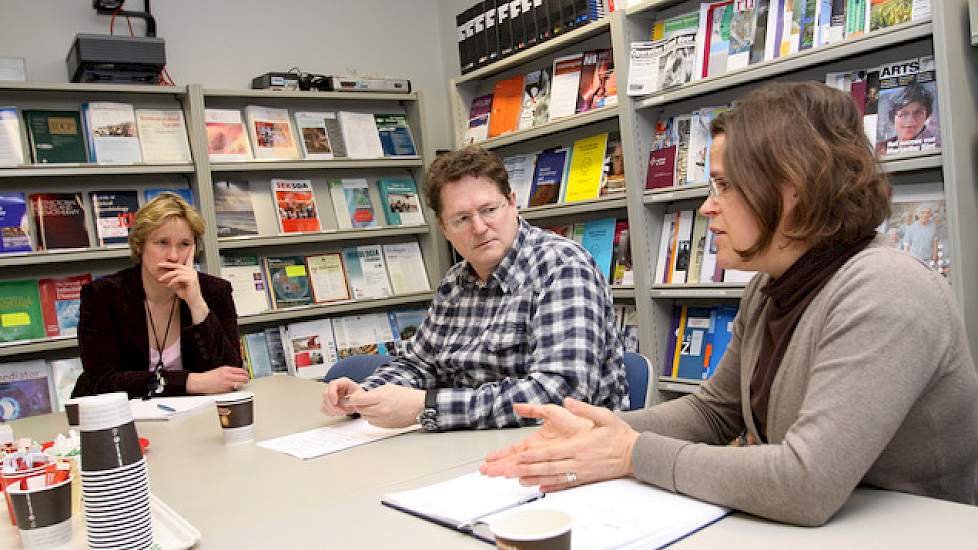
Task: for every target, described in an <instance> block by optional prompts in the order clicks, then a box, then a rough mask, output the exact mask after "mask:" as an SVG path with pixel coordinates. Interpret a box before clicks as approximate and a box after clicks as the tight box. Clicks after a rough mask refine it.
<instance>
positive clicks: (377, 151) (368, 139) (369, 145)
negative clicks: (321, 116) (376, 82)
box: [337, 111, 384, 159]
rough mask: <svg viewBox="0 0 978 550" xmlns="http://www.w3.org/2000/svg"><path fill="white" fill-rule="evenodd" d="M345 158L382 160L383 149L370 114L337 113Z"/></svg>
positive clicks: (375, 124) (372, 116)
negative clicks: (344, 146)
mask: <svg viewBox="0 0 978 550" xmlns="http://www.w3.org/2000/svg"><path fill="white" fill-rule="evenodd" d="M337 119H338V120H339V123H340V131H341V132H342V133H343V143H344V144H346V156H348V157H349V158H351V159H378V158H384V147H383V145H381V143H380V135H379V134H378V133H377V123H376V121H375V120H374V115H372V114H370V113H354V112H350V111H340V112H339V113H337Z"/></svg>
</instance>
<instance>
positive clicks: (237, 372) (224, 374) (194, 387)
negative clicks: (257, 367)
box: [187, 366, 251, 394]
mask: <svg viewBox="0 0 978 550" xmlns="http://www.w3.org/2000/svg"><path fill="white" fill-rule="evenodd" d="M248 380H251V377H249V376H248V371H246V370H244V369H242V368H238V367H229V366H223V367H217V368H214V369H211V370H209V371H207V372H192V373H190V374H188V375H187V393H199V394H210V393H226V392H230V391H236V390H239V389H241V386H244V385H245V384H247V383H248Z"/></svg>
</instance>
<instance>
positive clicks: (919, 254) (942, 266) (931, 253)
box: [880, 182, 952, 277]
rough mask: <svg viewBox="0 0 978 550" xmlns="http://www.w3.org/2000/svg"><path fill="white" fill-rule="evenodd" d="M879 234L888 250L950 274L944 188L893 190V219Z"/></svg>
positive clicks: (901, 187) (935, 185)
mask: <svg viewBox="0 0 978 550" xmlns="http://www.w3.org/2000/svg"><path fill="white" fill-rule="evenodd" d="M880 231H882V233H883V234H884V235H885V236H886V242H887V244H888V245H889V246H891V247H893V248H895V249H897V250H900V251H901V252H903V253H905V254H909V255H910V256H913V257H914V258H917V259H918V260H920V261H921V262H923V263H924V264H925V265H927V266H928V267H930V268H931V269H933V270H934V271H937V272H938V273H940V274H941V275H944V276H945V277H948V276H950V273H951V261H952V258H951V249H950V243H949V242H948V239H949V236H948V235H949V232H948V229H947V206H946V203H945V199H944V185H943V184H941V183H940V182H938V183H916V184H904V185H897V186H894V187H893V197H892V205H891V213H890V217H889V218H888V219H887V220H886V221H884V222H883V225H882V226H881V227H880Z"/></svg>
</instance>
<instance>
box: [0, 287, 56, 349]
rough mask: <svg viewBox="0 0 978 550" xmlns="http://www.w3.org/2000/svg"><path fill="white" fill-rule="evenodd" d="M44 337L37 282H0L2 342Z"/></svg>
mask: <svg viewBox="0 0 978 550" xmlns="http://www.w3.org/2000/svg"><path fill="white" fill-rule="evenodd" d="M44 337H45V332H44V318H43V317H42V316H41V299H40V297H39V295H38V292H37V281H3V282H0V342H12V341H14V340H30V339H33V338H44Z"/></svg>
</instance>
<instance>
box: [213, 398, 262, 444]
mask: <svg viewBox="0 0 978 550" xmlns="http://www.w3.org/2000/svg"><path fill="white" fill-rule="evenodd" d="M217 418H218V420H220V422H221V431H222V432H223V433H224V443H225V444H228V445H234V444H238V443H246V442H248V441H253V440H254V439H255V394H253V393H251V392H238V393H234V394H231V395H227V396H223V397H221V398H219V399H218V400H217Z"/></svg>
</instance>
